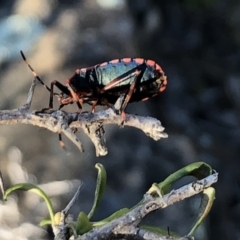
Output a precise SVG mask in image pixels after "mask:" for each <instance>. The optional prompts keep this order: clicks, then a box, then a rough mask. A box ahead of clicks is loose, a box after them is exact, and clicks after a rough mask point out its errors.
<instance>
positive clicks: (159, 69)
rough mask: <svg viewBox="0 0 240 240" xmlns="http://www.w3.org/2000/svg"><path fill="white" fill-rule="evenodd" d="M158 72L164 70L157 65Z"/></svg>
mask: <svg viewBox="0 0 240 240" xmlns="http://www.w3.org/2000/svg"><path fill="white" fill-rule="evenodd" d="M156 70H158V71H162V68H161V67H160V66H159V65H158V64H157V63H156Z"/></svg>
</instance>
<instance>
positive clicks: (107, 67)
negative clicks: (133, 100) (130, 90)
mask: <svg viewBox="0 0 240 240" xmlns="http://www.w3.org/2000/svg"><path fill="white" fill-rule="evenodd" d="M136 69H138V70H144V74H143V76H142V79H141V82H145V81H148V80H150V79H156V78H157V77H158V75H159V73H160V72H162V69H161V67H160V66H159V65H158V64H157V63H155V62H154V61H152V60H144V59H142V58H123V59H115V60H112V61H109V62H104V63H102V64H99V65H96V66H95V71H96V75H97V78H98V82H99V83H100V84H102V85H107V84H108V83H109V82H111V81H112V80H113V79H116V78H119V77H121V76H122V75H124V74H126V73H128V74H129V71H131V70H132V72H134V71H135V70H136ZM133 80H134V76H132V77H130V78H129V79H128V80H126V81H124V82H121V83H119V84H118V85H116V86H118V87H119V86H123V85H128V84H130V83H131V82H132V81H133Z"/></svg>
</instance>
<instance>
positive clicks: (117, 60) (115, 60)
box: [109, 59, 119, 63]
mask: <svg viewBox="0 0 240 240" xmlns="http://www.w3.org/2000/svg"><path fill="white" fill-rule="evenodd" d="M109 63H119V59H113V60H112V61H110V62H109Z"/></svg>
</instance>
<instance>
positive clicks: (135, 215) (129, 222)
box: [55, 173, 218, 240]
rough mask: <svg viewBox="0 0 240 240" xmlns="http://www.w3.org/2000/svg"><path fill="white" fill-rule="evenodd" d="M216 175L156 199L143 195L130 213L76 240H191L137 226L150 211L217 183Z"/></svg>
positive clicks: (63, 237)
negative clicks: (160, 233) (142, 198)
mask: <svg viewBox="0 0 240 240" xmlns="http://www.w3.org/2000/svg"><path fill="white" fill-rule="evenodd" d="M217 180H218V173H214V174H212V175H210V176H208V177H206V178H204V179H201V180H198V181H195V182H192V183H190V184H188V185H185V186H183V187H181V188H179V189H177V190H172V191H171V192H170V193H168V194H166V195H164V196H163V197H162V196H158V197H153V196H152V195H150V194H145V196H144V200H143V202H142V203H141V204H139V205H138V206H137V207H135V208H133V209H132V210H131V211H129V212H128V213H126V214H125V215H123V216H122V217H120V218H117V219H115V220H112V221H111V222H109V223H107V224H106V225H103V226H102V227H98V228H94V229H93V230H91V231H90V232H88V233H86V234H84V235H82V236H78V237H77V238H76V240H88V239H94V240H101V239H106V240H107V239H120V238H124V239H141V240H148V239H156V240H167V239H169V240H183V239H185V240H187V239H192V238H191V237H190V236H185V237H181V238H176V237H171V236H162V235H159V234H156V233H153V232H149V231H147V230H143V229H140V228H139V224H140V222H141V221H142V219H143V218H144V217H145V216H146V215H147V214H149V213H150V212H152V211H156V210H157V209H162V208H166V207H168V206H170V205H172V204H174V203H175V202H178V201H181V200H184V199H185V198H189V197H191V196H194V195H196V194H198V193H200V192H202V191H203V190H204V189H206V188H208V187H210V186H211V185H212V184H214V183H215V182H217ZM67 226H68V225H67V224H66V225H65V228H64V227H63V225H61V229H59V231H55V232H59V234H57V235H56V236H55V239H57V240H63V239H66V236H64V234H63V233H64V232H67Z"/></svg>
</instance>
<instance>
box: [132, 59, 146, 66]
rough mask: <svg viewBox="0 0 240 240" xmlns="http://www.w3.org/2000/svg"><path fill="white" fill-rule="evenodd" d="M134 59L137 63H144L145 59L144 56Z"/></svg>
mask: <svg viewBox="0 0 240 240" xmlns="http://www.w3.org/2000/svg"><path fill="white" fill-rule="evenodd" d="M134 61H135V62H136V63H137V64H139V65H140V64H143V63H144V59H143V58H135V59H134Z"/></svg>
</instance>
